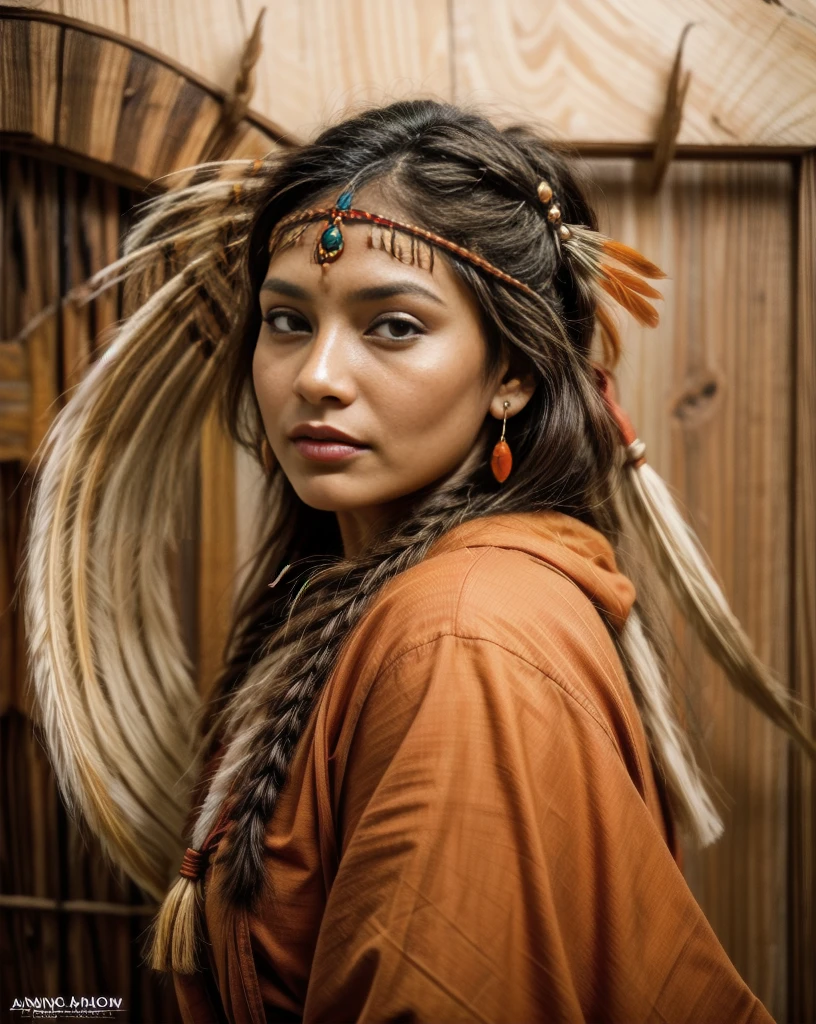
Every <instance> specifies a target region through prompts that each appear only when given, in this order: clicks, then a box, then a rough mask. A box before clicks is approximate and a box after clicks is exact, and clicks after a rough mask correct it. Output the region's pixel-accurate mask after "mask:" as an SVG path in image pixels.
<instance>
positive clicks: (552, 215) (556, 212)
mask: <svg viewBox="0 0 816 1024" xmlns="http://www.w3.org/2000/svg"><path fill="white" fill-rule="evenodd" d="M547 220H548V221H549V222H550V223H551V224H555V222H556V221H558V220H561V210H560V208H559V207H558V206H556V204H555V203H553V205H552V206H551V207H550V208H549V210H548V211H547Z"/></svg>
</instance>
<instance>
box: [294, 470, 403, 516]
mask: <svg viewBox="0 0 816 1024" xmlns="http://www.w3.org/2000/svg"><path fill="white" fill-rule="evenodd" d="M289 481H290V483H291V484H292V487H293V488H294V490H295V493H296V494H297V496H298V497H299V498H300V500H301V501H302V502H303V503H304V504H305V505H309V506H310V508H315V509H318V510H319V511H321V512H355V511H357V510H358V509H371V508H377V507H378V506H380V505H387V504H389V503H390V502H393V501H397V500H399V499H400V498H404V497H406V496H407V495H409V494H413V493H414V492H415V491H416V490H418V488H419V487H422V484H419V485H413V484H411V485H406V486H402V487H400V486H399V485H398V484H394V485H393V486H391V487H386V486H382V484H381V485H380V486H371V482H370V481H369V482H368V486H366V485H365V484H364V483H362V482H361V481H359V480H354V479H353V478H352V476H351V474H349V475H348V476H345V477H344V475H343V474H342V473H333V474H325V475H324V476H322V477H311V478H309V479H304V477H303V476H299V477H295V476H290V477H289Z"/></svg>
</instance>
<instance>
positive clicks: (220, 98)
mask: <svg viewBox="0 0 816 1024" xmlns="http://www.w3.org/2000/svg"><path fill="white" fill-rule="evenodd" d="M198 13H199V16H200V12H198ZM48 18H51V19H52V20H51V21H48V20H43V19H48ZM0 60H2V71H0V75H2V76H3V77H2V81H1V82H0V84H2V85H3V91H2V93H0V142H2V143H4V144H5V145H6V146H9V147H14V148H17V149H18V150H20V151H23V152H36V151H37V148H38V147H39V149H40V151H42V150H43V149H47V150H48V151H49V152H50V153H51V155H52V157H53V156H56V157H57V158H58V159H59V160H60V162H62V163H66V164H70V165H72V166H75V167H77V168H79V169H80V170H83V171H92V172H94V173H97V174H99V175H100V176H102V177H106V178H108V179H112V180H116V181H119V182H121V183H123V184H126V185H129V186H134V185H144V184H148V183H153V182H155V181H156V179H160V178H162V177H163V176H164V175H167V174H170V173H171V172H173V171H175V170H179V169H181V168H184V167H188V166H190V165H192V164H194V163H197V162H199V161H203V160H207V159H211V158H218V159H223V158H230V157H236V158H241V157H255V156H263V155H265V154H266V153H268V152H269V151H270V150H272V149H274V148H275V147H276V146H277V145H278V144H279V140H280V137H281V132H280V131H279V130H278V129H277V127H276V126H274V125H273V124H271V122H269V121H268V120H266V119H263V118H259V117H258V116H257V115H253V114H247V116H246V118H244V119H243V120H242V121H241V122H239V124H238V125H237V126H232V125H230V127H229V130H227V131H226V132H225V131H224V130H223V128H222V123H221V122H222V113H223V108H224V101H225V95H226V94H225V93H224V91H223V90H221V91H219V90H218V89H217V88H216V87H214V86H212V84H211V83H209V82H206V81H205V80H203V79H201V78H200V77H197V76H195V75H194V74H193V73H192V72H190V71H188V70H186V69H185V68H183V67H182V66H180V65H178V64H177V63H175V62H173V61H172V60H170V59H169V58H168V57H166V56H164V55H161V54H157V53H155V52H153V51H151V50H149V49H146V48H145V47H143V46H141V45H140V44H138V43H136V42H133V41H131V40H129V39H128V38H126V37H119V36H115V35H113V34H112V33H111V31H110V30H108V29H106V28H103V27H99V26H93V25H83V24H82V23H81V22H78V21H75V20H73V21H72V20H70V19H67V18H65V17H62V16H61V15H59V14H53V13H49V12H48V11H44V10H41V9H37V10H30V11H29V10H25V11H23V10H20V9H17V8H2V9H0ZM158 187H161V186H158Z"/></svg>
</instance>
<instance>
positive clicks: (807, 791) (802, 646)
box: [789, 153, 816, 1022]
mask: <svg viewBox="0 0 816 1024" xmlns="http://www.w3.org/2000/svg"><path fill="white" fill-rule="evenodd" d="M798 198H799V202H798V232H797V259H798V266H797V276H796V288H797V290H796V299H797V303H796V318H797V319H796V371H795V385H796V386H795V389H794V398H793V401H794V403H795V409H796V434H795V437H794V445H795V462H794V480H793V484H794V486H793V616H792V625H793V643H792V658H791V678H792V681H793V690H794V693H795V694H796V696H797V697H798V698H799V699H800V700H802V701H803V702H804V704H805V706H806V707H807V708H809V709H810V714H809V721H810V726H811V735H813V734H814V730H816V721H814V715H813V711H814V710H816V155H814V153H809V154H807V155H806V156H805V157H803V158H802V161H801V165H800V173H799V197H798ZM789 840H790V841H789V849H790V885H789V894H790V908H791V915H790V929H789V937H790V951H791V954H790V962H789V963H790V973H789V985H790V1019H791V1020H796V1021H807V1022H812V1021H816V768H815V767H814V765H813V763H812V762H809V761H808V760H807V759H806V758H805V757H803V756H802V755H801V754H793V756H792V758H791V770H790V837H789Z"/></svg>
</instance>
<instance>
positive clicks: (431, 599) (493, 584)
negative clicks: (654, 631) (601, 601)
mask: <svg viewBox="0 0 816 1024" xmlns="http://www.w3.org/2000/svg"><path fill="white" fill-rule="evenodd" d="M361 626H362V627H363V630H362V632H363V633H364V634H366V636H367V638H368V639H369V641H374V645H375V647H376V648H377V650H379V651H381V652H382V654H383V656H386V655H387V657H388V660H393V659H394V658H396V657H399V655H400V654H401V653H403V652H405V651H408V650H410V649H411V648H414V647H420V646H423V645H425V644H427V643H430V642H432V641H434V640H435V639H437V638H439V637H442V636H455V637H460V638H462V639H472V640H483V641H487V642H490V643H494V644H498V645H499V646H501V647H504V648H506V649H507V650H508V652H510V653H512V654H515V655H517V656H518V657H521V658H523V659H524V660H526V661H529V662H530V663H532V664H534V665H536V666H537V667H539V668H540V669H541V670H542V671H543V672H546V673H548V674H551V673H552V672H553V671H555V669H556V666H555V664H554V663H553V654H554V653H556V652H557V651H559V650H560V651H563V650H564V649H565V648H576V649H581V648H582V647H583V648H585V647H587V646H591V647H593V648H595V647H598V646H601V647H604V648H606V647H608V646H609V645H610V644H611V639H610V635H609V632H608V629H607V627H606V625H605V623H604V620H603V618H602V608H599V606H598V604H597V603H595V602H593V600H592V599H591V598H590V597H589V596H588V595H587V594H586V593H585V591H584V590H583V589H582V588H581V586H580V584H579V582H578V581H576V580H575V579H574V578H572V577H571V576H570V575H569V574H568V573H566V572H564V571H563V569H561V568H559V567H557V566H555V565H553V564H552V563H550V562H548V561H546V560H543V559H541V558H538V557H536V556H535V555H533V554H531V553H529V552H528V551H524V550H520V549H518V548H512V547H503V546H493V545H484V546H468V547H460V548H455V549H453V550H448V551H444V552H442V553H440V554H438V555H435V556H434V557H431V558H426V559H424V560H423V561H422V562H420V563H418V564H417V565H414V566H412V567H411V568H410V569H407V570H405V571H404V572H402V573H400V574H399V575H398V576H396V577H395V578H394V579H392V580H390V581H389V583H388V584H386V586H385V587H383V589H382V591H381V592H380V593H379V594H378V595H377V597H376V598H375V600H374V602H373V604H372V606H371V608H370V609H369V611H368V612H367V614H366V616H365V620H364V622H363V623H361Z"/></svg>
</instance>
